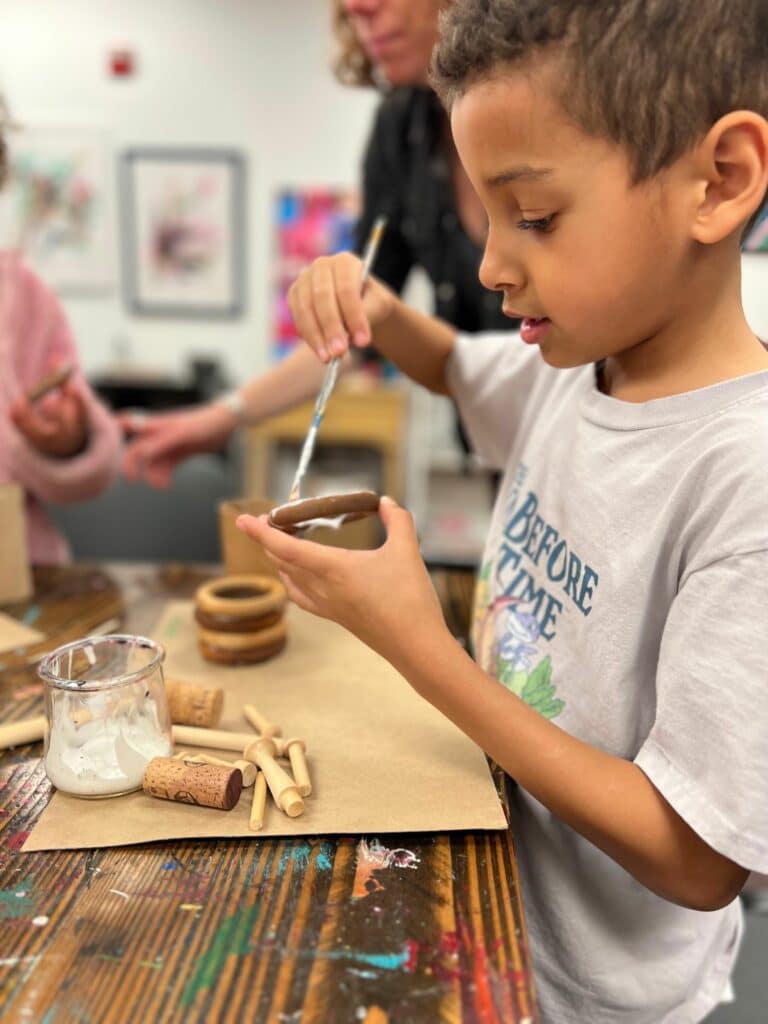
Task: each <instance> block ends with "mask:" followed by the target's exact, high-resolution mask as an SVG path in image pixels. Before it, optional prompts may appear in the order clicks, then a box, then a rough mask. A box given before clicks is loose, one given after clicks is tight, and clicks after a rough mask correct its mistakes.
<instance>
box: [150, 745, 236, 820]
mask: <svg viewBox="0 0 768 1024" xmlns="http://www.w3.org/2000/svg"><path fill="white" fill-rule="evenodd" d="M143 789H144V792H145V793H148V794H149V796H156V797H158V798H159V799H161V800H174V801H176V803H182V804H196V805H197V806H200V807H216V808H219V809H220V810H222V811H231V810H232V808H233V807H234V806H235V804H236V803H237V801H238V800H239V799H240V793H241V792H242V789H243V776H242V772H241V771H240V769H239V768H234V767H230V768H224V767H222V766H221V765H217V764H200V763H198V762H195V761H179V760H176V759H175V758H173V757H153V758H152V760H151V761H150V762H149V764H148V765H147V767H146V768H145V770H144V782H143Z"/></svg>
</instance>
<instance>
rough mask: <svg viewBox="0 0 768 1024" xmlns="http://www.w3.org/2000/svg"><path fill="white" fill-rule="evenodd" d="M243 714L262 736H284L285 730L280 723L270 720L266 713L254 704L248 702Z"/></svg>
mask: <svg viewBox="0 0 768 1024" xmlns="http://www.w3.org/2000/svg"><path fill="white" fill-rule="evenodd" d="M243 714H244V715H245V717H246V718H247V719H248V721H249V722H250V723H251V725H252V726H253V728H254V729H255V730H256V731H257V732H259V733H261V735H262V736H282V735H283V730H282V729H281V728H280V726H279V725H275V724H274V722H270V720H269V719H268V718H267V716H266V715H263V714H262V713H261V712H260V711H259V709H258V708H257V707H256V706H255V705H254V704H246V705H245V706H244V707H243Z"/></svg>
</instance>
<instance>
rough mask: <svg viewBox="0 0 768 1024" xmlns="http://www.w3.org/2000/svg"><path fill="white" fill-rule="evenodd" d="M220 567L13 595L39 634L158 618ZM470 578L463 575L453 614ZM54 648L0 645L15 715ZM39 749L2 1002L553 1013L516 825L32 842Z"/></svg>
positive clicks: (3, 685) (64, 1007)
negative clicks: (143, 841) (527, 910)
mask: <svg viewBox="0 0 768 1024" xmlns="http://www.w3.org/2000/svg"><path fill="white" fill-rule="evenodd" d="M207 574H208V570H205V569H196V568H192V567H184V566H170V567H168V566H166V567H163V568H156V567H151V566H135V567H122V568H119V569H118V568H116V567H110V569H109V571H108V572H107V571H104V570H102V569H89V568H87V567H78V568H72V569H68V570H48V571H45V572H38V573H37V574H36V592H35V596H34V598H33V599H32V601H30V602H27V603H26V604H24V605H16V606H8V607H6V608H4V611H6V612H9V613H10V614H13V615H15V616H16V617H17V618H19V619H20V620H26V621H27V622H28V623H29V624H31V625H33V626H34V627H35V628H37V629H39V630H41V631H42V632H44V633H45V634H47V637H48V640H47V643H43V644H41V645H38V648H42V647H46V646H48V647H52V646H55V645H58V643H59V642H66V641H67V640H69V639H74V638H75V637H76V636H82V635H85V634H87V633H88V632H89V631H90V630H92V629H93V627H94V626H98V625H99V624H101V623H102V622H104V621H105V620H108V619H110V618H112V617H115V616H118V617H120V619H121V620H122V628H124V629H125V630H126V631H129V632H134V633H142V634H146V633H148V632H150V631H151V628H152V625H153V622H154V621H155V619H156V618H157V617H158V615H159V613H160V611H161V608H162V605H163V603H164V601H166V600H168V599H169V598H178V597H186V596H189V595H191V594H192V593H193V592H194V589H195V587H196V586H197V585H198V584H199V583H200V582H201V580H202V579H204V578H205V577H206V575H207ZM470 591H471V587H470V586H469V584H468V583H467V582H466V581H458V582H456V583H455V585H452V586H451V588H450V592H451V598H452V606H451V608H450V609H447V611H448V612H449V613H450V616H451V619H452V628H453V629H454V631H455V632H458V631H459V630H460V622H459V620H460V619H461V618H462V614H461V613H460V612H459V610H458V609H457V607H456V595H457V594H460V593H463V594H465V595H466V596H467V599H468V595H469V593H470ZM463 617H464V620H465V621H466V608H465V609H464V615H463ZM38 648H30V649H29V650H23V651H18V652H13V653H10V654H6V655H0V721H11V720H15V719H19V718H25V717H28V716H30V715H33V714H39V713H40V712H41V711H42V688H41V685H40V683H39V682H38V680H37V677H36V674H35V668H34V664H30V663H29V660H28V659H29V657H30V655H34V653H35V651H36V650H37V649H38ZM41 754H42V749H41V744H32V745H29V746H25V747H17V748H16V749H14V750H7V751H0V1018H2V1020H3V1021H4V1022H16V1021H19V1022H30V1021H31V1022H43V1024H65V1022H66V1024H68V1022H75V1021H77V1022H89V1024H90V1022H92V1024H103V1022H123V1021H126V1022H127V1021H131V1022H133V1021H137V1022H145V1021H147V1022H165V1021H168V1022H171V1021H174V1022H175V1021H179V1022H181V1021H184V1022H188V1021H201V1022H202V1021H206V1022H218V1021H227V1022H230V1021H231V1022H232V1024H235V1022H238V1024H239V1022H246V1021H247V1022H249V1024H250V1022H256V1024H260V1022H267V1024H272V1022H275V1024H299V1022H301V1024H347V1022H349V1024H356V1022H360V1021H363V1022H367V1024H387V1022H390V1024H411V1022H422V1021H423V1022H425V1024H441V1022H445V1024H448V1022H451V1024H452V1022H478V1024H523V1022H526V1024H527V1022H530V1024H538V1022H539V1016H538V1011H537V1008H536V1003H535V996H534V992H533V983H532V977H531V965H530V961H529V958H528V952H527V947H526V941H525V925H524V918H523V912H522V908H521V905H520V897H519V888H518V878H517V871H516V865H515V856H514V848H513V842H512V837H511V835H510V834H509V832H502V833H459V834H456V833H454V834H451V835H446V834H430V835H417V836H414V835H413V834H410V835H407V836H403V837H400V838H398V837H397V836H393V835H388V836H386V837H384V838H383V839H381V840H379V839H378V838H377V837H374V836H366V837H360V836H351V837H348V838H342V839H337V838H332V839H330V838H328V839H326V838H322V837H320V838H317V839H314V838H313V839H309V840H307V839H296V840H270V839H259V838H254V839H245V840H233V839H230V840H218V841H205V842H196V841H195V842H191V841H185V842H173V843H157V844H148V845H145V846H139V847H129V848H127V847H121V848H116V849H104V850H90V851H88V850H86V851H75V852H55V853H50V852H48V853H34V854H23V853H20V852H19V848H20V846H21V844H22V843H23V842H24V839H25V837H26V835H27V833H28V832H29V830H30V829H31V828H32V826H33V824H34V823H35V821H36V820H37V818H38V816H39V815H40V813H41V812H42V810H43V808H44V806H45V804H46V802H47V799H48V797H49V794H50V790H51V787H50V784H49V783H48V780H47V779H46V777H45V774H44V772H43V768H42V762H41ZM498 784H499V786H500V787H503V786H505V785H506V782H505V780H504V779H503V777H502V776H500V777H499V779H498ZM401 844H402V845H401Z"/></svg>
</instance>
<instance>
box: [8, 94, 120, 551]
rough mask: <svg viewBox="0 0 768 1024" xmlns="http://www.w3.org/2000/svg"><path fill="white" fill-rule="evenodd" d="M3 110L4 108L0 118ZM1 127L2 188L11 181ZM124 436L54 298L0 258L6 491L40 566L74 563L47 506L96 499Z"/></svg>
mask: <svg viewBox="0 0 768 1024" xmlns="http://www.w3.org/2000/svg"><path fill="white" fill-rule="evenodd" d="M3 107H4V104H3V103H2V101H1V100H0V114H2V111H3ZM6 170H7V166H6V146H5V139H4V134H3V131H2V127H0V185H1V184H2V183H3V181H4V180H5V177H6ZM64 364H68V365H70V366H71V367H72V370H71V373H70V374H69V376H68V379H67V380H66V381H65V382H63V383H62V384H61V385H60V386H59V387H57V388H55V389H54V390H53V391H52V392H51V393H50V394H48V395H47V396H45V397H42V396H41V397H40V399H39V401H35V400H32V399H30V398H28V397H27V395H28V392H30V391H32V390H34V388H35V385H37V384H38V383H39V382H40V380H41V378H43V377H45V376H47V374H48V373H50V372H51V371H52V370H53V369H54V368H56V367H62V366H64ZM120 448H121V440H120V432H119V430H118V428H117V425H116V424H115V422H114V421H113V419H112V417H111V416H110V414H109V412H108V411H107V409H106V408H105V407H104V406H103V405H102V404H101V403H100V402H99V401H98V400H97V398H96V396H95V395H94V394H93V392H92V391H91V389H90V388H89V386H88V384H87V383H86V381H85V379H84V378H83V377H82V375H81V374H80V372H79V370H78V368H77V351H76V347H75V342H74V339H73V337H72V332H71V331H70V328H69V324H68V323H67V319H66V316H65V315H64V311H63V310H62V308H61V306H60V304H59V302H58V299H57V298H56V296H55V295H54V294H53V292H52V291H51V290H50V289H49V288H48V287H47V286H46V285H45V284H43V282H42V281H41V280H40V278H38V277H37V276H36V274H34V273H33V271H32V270H30V268H29V267H27V266H26V265H25V264H24V263H23V262H22V261H21V258H20V256H19V255H18V254H17V253H15V252H0V484H8V483H13V484H18V485H19V486H20V487H21V488H22V490H23V491H24V496H25V519H26V536H27V551H28V553H29V558H30V561H31V562H32V563H33V564H34V565H55V564H59V563H61V562H66V561H68V559H69V548H68V546H67V542H66V540H65V539H64V537H63V536H62V535H61V534H60V533H59V531H58V530H57V529H56V527H55V526H54V525H53V523H52V522H51V521H50V519H49V518H48V516H47V515H46V513H45V510H44V508H43V502H50V503H53V504H69V503H71V502H75V501H81V500H84V499H86V498H92V497H95V496H96V495H97V494H99V493H100V492H101V491H103V490H104V489H105V488H106V487H107V486H108V485H109V484H110V483H111V481H112V479H113V478H114V477H115V476H116V474H117V469H118V464H119V459H120Z"/></svg>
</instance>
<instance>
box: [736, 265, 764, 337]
mask: <svg viewBox="0 0 768 1024" xmlns="http://www.w3.org/2000/svg"><path fill="white" fill-rule="evenodd" d="M741 267H742V288H741V292H742V295H743V298H744V312H745V313H746V316H747V320H749V323H750V325H751V327H752V330H753V331H754V332H755V334H757V335H758V336H759V337H760V338H762V339H763V341H768V253H760V254H758V253H746V254H745V255H744V256H743V257H742V261H741Z"/></svg>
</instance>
